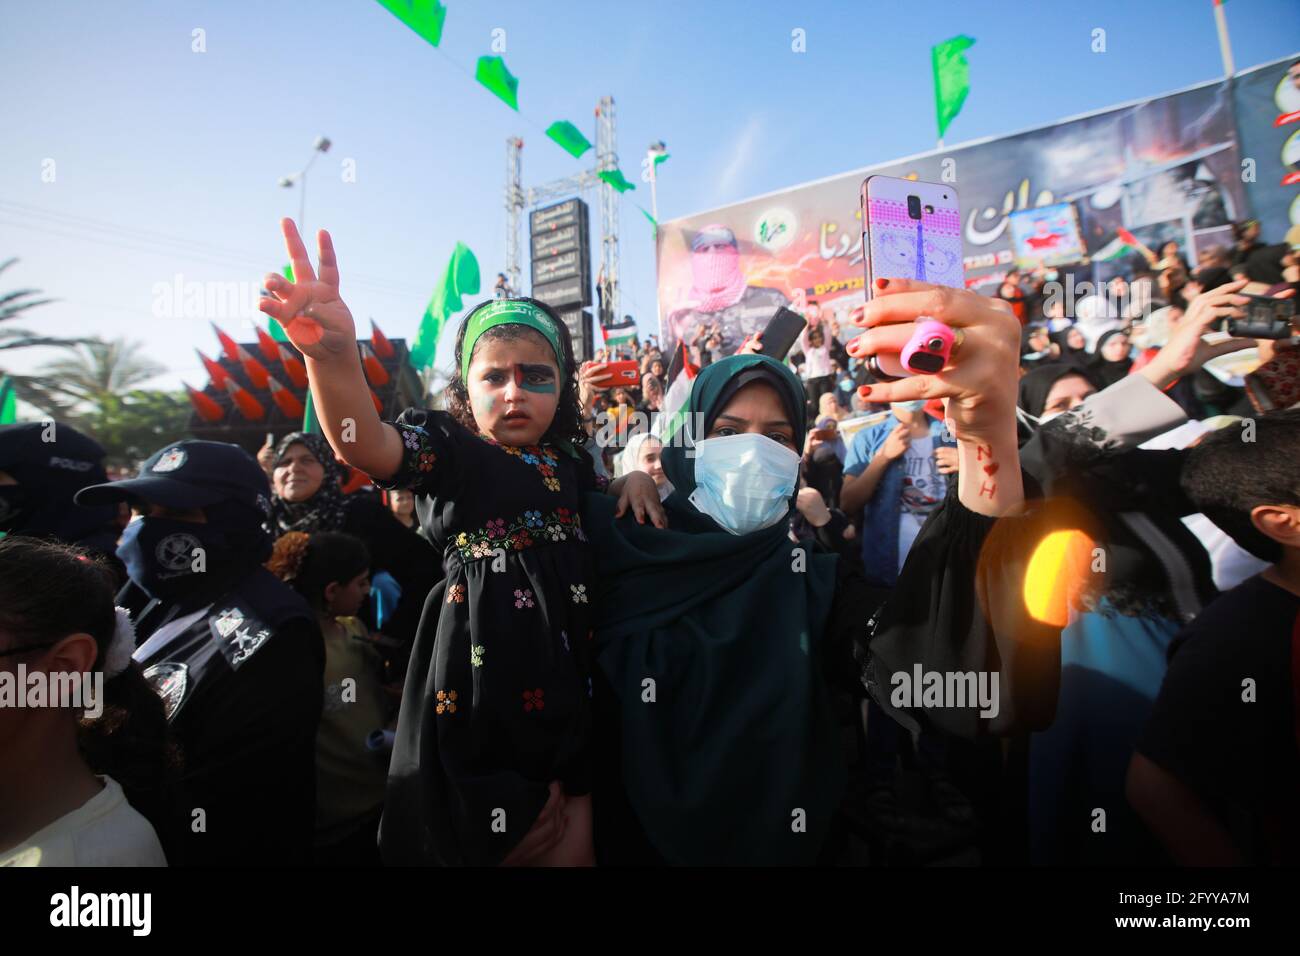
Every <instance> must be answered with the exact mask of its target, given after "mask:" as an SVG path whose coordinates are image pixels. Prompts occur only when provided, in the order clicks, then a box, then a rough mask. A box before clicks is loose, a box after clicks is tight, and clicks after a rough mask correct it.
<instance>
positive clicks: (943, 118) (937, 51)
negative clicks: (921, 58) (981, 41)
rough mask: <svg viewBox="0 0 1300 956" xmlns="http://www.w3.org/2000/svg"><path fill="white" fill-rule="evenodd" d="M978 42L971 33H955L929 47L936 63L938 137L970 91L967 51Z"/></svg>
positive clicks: (959, 110) (935, 105) (935, 87)
mask: <svg viewBox="0 0 1300 956" xmlns="http://www.w3.org/2000/svg"><path fill="white" fill-rule="evenodd" d="M974 45H975V41H974V40H972V39H971V38H970V37H968V36H955V37H953V38H952V39H951V40H945V41H944V42H943V43H940V44H939V45H938V46H936V47H931V48H930V60H931V62H932V63H933V65H934V107H935V113H936V115H937V116H938V119H939V138H940V139H943V134H944V133H946V132H947V131H948V124H949V123H951V122H952V121H953V120H954V119H955V118H956V117H957V114H958V113H960V112H961V106H962V104H963V103H965V102H966V94H967V93H968V92H970V64H969V63H967V62H966V51H967V50H969V49H970V48H971V47H972V46H974Z"/></svg>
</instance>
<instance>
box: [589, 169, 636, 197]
mask: <svg viewBox="0 0 1300 956" xmlns="http://www.w3.org/2000/svg"><path fill="white" fill-rule="evenodd" d="M596 175H597V176H598V177H600V178H601V179H602V180H604V181H605V182H607V183H609V184H610V185H611V186H613V187H614V188H615V189H617V190H618V191H619V192H621V193H625V192H627V191H628V190H629V189H636V187H635V186H633V185H632V184H631V183H630V182H628V181H627V180H626V179H624V178H623V170H621V169H607V170H605V171H604V172H600V173H597V174H596Z"/></svg>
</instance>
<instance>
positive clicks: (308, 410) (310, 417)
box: [302, 389, 325, 435]
mask: <svg viewBox="0 0 1300 956" xmlns="http://www.w3.org/2000/svg"><path fill="white" fill-rule="evenodd" d="M302 430H303V431H305V432H306V433H307V434H308V435H324V434H325V432H324V431H323V430H322V429H321V427H320V422H319V421H317V420H316V406H315V405H313V404H312V402H311V389H307V404H306V405H305V406H304V407H303V411H302Z"/></svg>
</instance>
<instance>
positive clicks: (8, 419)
mask: <svg viewBox="0 0 1300 956" xmlns="http://www.w3.org/2000/svg"><path fill="white" fill-rule="evenodd" d="M16 421H18V396H17V395H15V394H14V383H13V382H11V381H10V380H9V376H8V375H5V376H3V377H0V425H12V424H13V423H14V422H16Z"/></svg>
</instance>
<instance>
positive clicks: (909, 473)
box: [898, 436, 948, 571]
mask: <svg viewBox="0 0 1300 956" xmlns="http://www.w3.org/2000/svg"><path fill="white" fill-rule="evenodd" d="M935 465H936V463H935V460H934V439H933V438H930V437H928V436H927V437H925V438H913V439H912V442H911V444H909V445H908V446H907V451H905V452H903V506H902V508H901V509H900V510H899V512H898V570H900V571H902V570H903V563H904V562H905V561H906V560H907V552H909V551H911V550H912V544H913V542H915V541H916V536H917V535H918V534H919V533H920V531H921V526H922V525H923V524H925V519H926V518H928V517H930V512H932V511H933V510H934V509H935V508H937V507H939V502H941V501H943V496H944V495H945V494H946V493H947V491H948V481H947V478H946V476H944V475H941V474H939V472H938V471H937V470H936V467H935Z"/></svg>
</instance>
